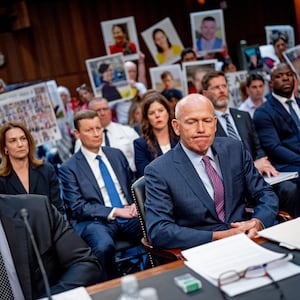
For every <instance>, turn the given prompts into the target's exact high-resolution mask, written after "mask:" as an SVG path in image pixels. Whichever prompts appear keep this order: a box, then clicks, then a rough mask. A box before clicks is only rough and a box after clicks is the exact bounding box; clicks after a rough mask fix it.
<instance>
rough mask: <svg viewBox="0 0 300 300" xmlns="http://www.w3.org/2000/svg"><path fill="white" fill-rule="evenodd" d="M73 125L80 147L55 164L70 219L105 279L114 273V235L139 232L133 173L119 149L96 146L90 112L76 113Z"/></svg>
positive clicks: (95, 121)
mask: <svg viewBox="0 0 300 300" xmlns="http://www.w3.org/2000/svg"><path fill="white" fill-rule="evenodd" d="M74 126H75V130H74V134H75V136H76V138H78V139H80V140H81V149H80V150H79V151H78V152H76V153H75V154H74V155H73V157H71V158H70V159H69V160H68V161H67V162H66V163H64V164H63V165H62V166H61V168H60V172H59V176H60V178H61V182H62V189H63V198H64V200H65V204H66V206H67V210H68V215H69V219H70V221H71V223H72V224H73V226H74V228H75V230H76V231H77V232H78V233H79V234H80V236H81V237H82V238H83V239H84V240H85V241H86V242H87V243H88V244H89V245H90V246H91V248H92V250H93V252H94V253H95V255H96V256H97V257H98V258H99V260H100V261H101V263H102V265H103V271H104V272H105V276H104V277H103V280H108V279H111V278H113V277H115V272H114V271H115V270H114V254H115V252H114V250H115V243H114V240H115V238H116V237H117V236H118V237H122V238H126V239H129V240H140V239H141V237H142V233H141V229H140V225H139V221H138V218H137V210H136V207H135V204H133V199H132V196H131V184H132V182H133V180H134V177H133V173H132V171H131V169H130V167H129V164H128V161H127V159H126V157H125V155H124V154H123V153H122V151H121V150H119V149H116V148H113V147H106V146H103V147H101V144H102V136H103V134H102V127H101V122H100V119H99V116H98V114H97V112H96V111H93V110H82V111H79V112H78V113H76V115H75V116H74Z"/></svg>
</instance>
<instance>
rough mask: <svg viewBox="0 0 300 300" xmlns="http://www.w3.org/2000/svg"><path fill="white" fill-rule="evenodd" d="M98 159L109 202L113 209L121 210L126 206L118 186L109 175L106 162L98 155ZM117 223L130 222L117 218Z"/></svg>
mask: <svg viewBox="0 0 300 300" xmlns="http://www.w3.org/2000/svg"><path fill="white" fill-rule="evenodd" d="M96 159H97V160H99V168H100V172H101V175H102V178H103V181H104V184H105V188H106V191H107V194H108V196H109V200H110V202H111V205H112V207H119V208H122V207H124V205H123V204H122V201H121V199H120V196H119V193H118V191H117V189H116V186H115V184H114V182H113V180H112V178H111V176H110V174H109V171H108V169H107V166H106V165H105V163H104V161H103V160H102V159H101V156H100V155H97V156H96ZM117 221H118V222H119V223H125V222H128V220H127V219H121V218H117Z"/></svg>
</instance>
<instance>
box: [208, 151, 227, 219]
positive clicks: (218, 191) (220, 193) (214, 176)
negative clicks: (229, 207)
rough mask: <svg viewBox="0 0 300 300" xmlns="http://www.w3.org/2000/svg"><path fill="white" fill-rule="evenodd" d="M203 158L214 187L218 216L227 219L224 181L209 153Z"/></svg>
mask: <svg viewBox="0 0 300 300" xmlns="http://www.w3.org/2000/svg"><path fill="white" fill-rule="evenodd" d="M202 160H203V162H204V165H205V170H206V173H207V175H208V177H209V179H210V182H211V184H212V186H213V189H214V201H215V208H216V211H217V214H218V217H219V219H220V220H221V221H223V222H224V221H225V211H224V185H223V181H222V179H221V178H220V176H219V175H218V173H217V171H216V170H215V169H214V167H213V166H212V165H211V163H210V159H209V157H208V156H207V155H204V156H203V157H202Z"/></svg>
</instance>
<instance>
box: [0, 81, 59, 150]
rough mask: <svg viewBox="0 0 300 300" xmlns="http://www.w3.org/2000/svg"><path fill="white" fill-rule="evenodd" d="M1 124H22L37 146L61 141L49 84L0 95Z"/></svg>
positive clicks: (34, 85) (27, 87) (38, 84)
mask: <svg viewBox="0 0 300 300" xmlns="http://www.w3.org/2000/svg"><path fill="white" fill-rule="evenodd" d="M0 119H1V124H4V123H6V122H11V121H13V122H22V123H24V124H25V126H26V128H28V130H29V131H30V132H31V134H32V136H33V138H34V141H35V144H36V146H40V145H42V144H44V143H46V142H50V141H55V140H59V139H61V132H60V129H59V126H58V123H57V120H56V117H55V113H54V107H53V104H52V101H51V96H50V94H49V91H48V88H47V83H37V84H33V85H30V86H26V87H24V88H20V89H17V90H13V91H10V92H6V93H3V94H0Z"/></svg>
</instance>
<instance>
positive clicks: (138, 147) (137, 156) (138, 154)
mask: <svg viewBox="0 0 300 300" xmlns="http://www.w3.org/2000/svg"><path fill="white" fill-rule="evenodd" d="M170 144H171V148H174V147H175V145H176V144H177V140H176V139H175V138H174V139H171V142H170ZM133 145H134V162H135V167H136V175H137V177H141V176H143V175H144V170H145V167H146V166H147V165H148V164H149V163H150V162H151V161H152V160H154V159H155V157H154V154H153V152H152V151H150V150H149V147H148V145H147V143H146V140H145V139H144V138H143V137H140V138H137V139H136V140H134V141H133ZM156 151H157V156H160V155H162V154H163V153H162V151H161V148H160V147H159V145H158V144H157V145H156Z"/></svg>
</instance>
